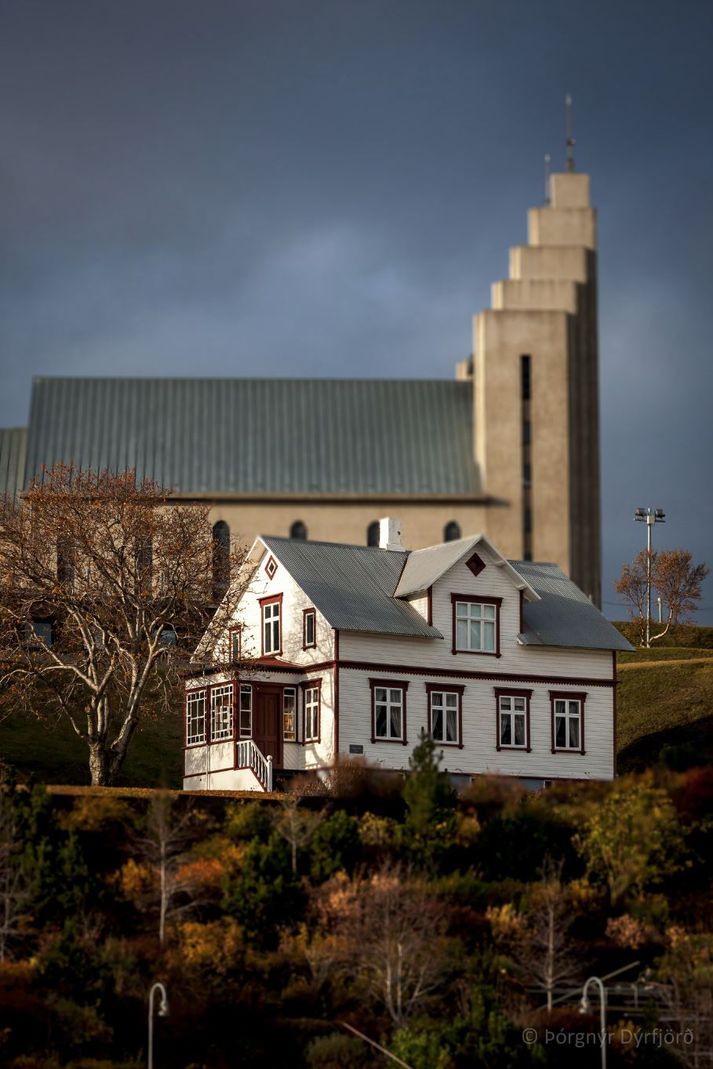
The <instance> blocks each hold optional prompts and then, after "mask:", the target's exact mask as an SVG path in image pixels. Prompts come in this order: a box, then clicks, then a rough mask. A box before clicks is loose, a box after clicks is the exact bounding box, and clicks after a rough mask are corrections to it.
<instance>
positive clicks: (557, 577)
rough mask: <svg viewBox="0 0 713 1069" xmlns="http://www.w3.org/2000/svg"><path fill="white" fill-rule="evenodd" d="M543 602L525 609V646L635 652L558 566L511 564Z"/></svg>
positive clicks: (531, 603)
mask: <svg viewBox="0 0 713 1069" xmlns="http://www.w3.org/2000/svg"><path fill="white" fill-rule="evenodd" d="M510 563H511V564H512V566H513V568H515V570H516V571H517V572H519V573H520V575H522V576H523V578H524V579H526V580H527V582H528V583H529V584H530V585H531V586H532V587H534V589H535V590H536V591H537V593H538V594H539V595H540V600H539V601H535V602H527V603H526V604H525V606H524V624H525V629H524V631H523V633H522V634H521V635H520V636H519V639H520V641H521V642H522V644H523V645H525V646H572V647H578V648H581V649H589V650H631V649H633V646H632V645H631V643H629V642H628V641H627V640H626V639H625V638H624V636H623V635H622V634H621V632H620V631H618V630H617V628H616V627H614V625H613V624H610V623H609V621H608V620H607V619H606V617H605V616H603V615H602V613H601V612H600V611H599V609H598V608H597V607H596V606H595V605H593V604H592V602H591V601H590V600H589V598H588V597H587V596H586V594H584V593H583V592H582V591H581V590H580V589H579V587H578V586H575V584H574V583H573V582H572V580H571V579H569V578H568V577H567V576H566V575H565V574H564V572H563V571H562V569H561V568H559V567H558V566H557V565H556V564H538V563H536V562H534V561H520V560H518V561H511V562H510Z"/></svg>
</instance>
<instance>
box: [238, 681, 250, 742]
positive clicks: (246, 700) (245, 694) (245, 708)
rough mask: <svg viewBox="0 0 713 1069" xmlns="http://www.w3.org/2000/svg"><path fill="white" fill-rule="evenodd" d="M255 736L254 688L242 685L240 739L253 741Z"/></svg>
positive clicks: (245, 684) (246, 684)
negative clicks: (253, 735)
mask: <svg viewBox="0 0 713 1069" xmlns="http://www.w3.org/2000/svg"><path fill="white" fill-rule="evenodd" d="M252 734H253V688H252V687H251V686H250V684H249V683H241V684H240V738H241V739H251V738H252Z"/></svg>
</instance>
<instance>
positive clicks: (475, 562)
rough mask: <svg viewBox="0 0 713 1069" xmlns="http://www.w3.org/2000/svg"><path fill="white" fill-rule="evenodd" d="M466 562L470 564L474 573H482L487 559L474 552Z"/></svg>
mask: <svg viewBox="0 0 713 1069" xmlns="http://www.w3.org/2000/svg"><path fill="white" fill-rule="evenodd" d="M465 563H466V564H467V565H468V567H469V568H470V570H471V572H472V573H473V575H480V573H481V572H482V571H483V569H484V568H485V561H484V560H483V559H482V558H481V557H479V556H478V554H477V553H473V554H472V556H470V557H469V558H468V560H467V561H466V562H465Z"/></svg>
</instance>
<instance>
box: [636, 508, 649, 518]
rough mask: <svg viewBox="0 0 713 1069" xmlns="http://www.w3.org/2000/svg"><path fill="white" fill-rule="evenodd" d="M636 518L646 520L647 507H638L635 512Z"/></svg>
mask: <svg viewBox="0 0 713 1069" xmlns="http://www.w3.org/2000/svg"><path fill="white" fill-rule="evenodd" d="M634 519H635V520H645V519H646V509H637V510H636V512H635V513H634Z"/></svg>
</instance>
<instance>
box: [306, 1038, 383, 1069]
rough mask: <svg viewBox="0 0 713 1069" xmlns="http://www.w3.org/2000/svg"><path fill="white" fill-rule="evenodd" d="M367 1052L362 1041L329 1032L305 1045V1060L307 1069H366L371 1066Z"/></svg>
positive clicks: (365, 1045) (367, 1048) (370, 1057)
mask: <svg viewBox="0 0 713 1069" xmlns="http://www.w3.org/2000/svg"><path fill="white" fill-rule="evenodd" d="M369 1050H370V1048H369V1047H368V1046H367V1044H366V1043H364V1041H363V1040H360V1039H356V1038H355V1037H354V1038H353V1037H351V1036H345V1035H342V1033H341V1032H330V1033H329V1035H328V1036H318V1037H317V1038H316V1039H313V1040H312V1041H311V1042H310V1043H309V1044H308V1045H307V1049H306V1050H305V1060H306V1062H307V1065H308V1066H309V1069H368V1067H369V1066H371V1065H372V1064H373V1059H372V1056H371V1054H370V1052H369Z"/></svg>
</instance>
